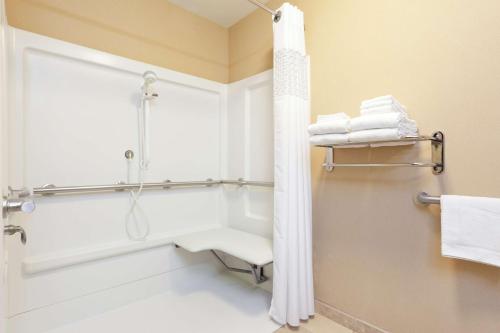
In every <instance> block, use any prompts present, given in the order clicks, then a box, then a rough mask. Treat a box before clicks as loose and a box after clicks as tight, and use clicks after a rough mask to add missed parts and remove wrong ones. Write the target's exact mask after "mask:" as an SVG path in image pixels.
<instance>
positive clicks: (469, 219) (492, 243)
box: [441, 195, 500, 267]
mask: <svg viewBox="0 0 500 333" xmlns="http://www.w3.org/2000/svg"><path fill="white" fill-rule="evenodd" d="M499 240H500V199H494V198H481V197H464V196H455V195H443V196H441V253H442V255H443V256H445V257H451V258H458V259H465V260H472V261H477V262H481V263H485V264H490V265H495V266H499V267H500V241H499Z"/></svg>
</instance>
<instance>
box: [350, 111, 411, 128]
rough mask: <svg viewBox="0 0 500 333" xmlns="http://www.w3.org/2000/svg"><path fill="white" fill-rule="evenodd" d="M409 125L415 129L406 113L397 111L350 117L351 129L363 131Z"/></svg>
mask: <svg viewBox="0 0 500 333" xmlns="http://www.w3.org/2000/svg"><path fill="white" fill-rule="evenodd" d="M403 127H409V128H410V129H414V130H416V127H417V126H416V124H415V122H414V121H412V120H410V119H408V117H407V116H406V114H403V113H399V112H391V113H381V114H370V115H363V116H361V117H356V118H352V119H351V131H353V132H354V131H363V130H367V129H376V128H403Z"/></svg>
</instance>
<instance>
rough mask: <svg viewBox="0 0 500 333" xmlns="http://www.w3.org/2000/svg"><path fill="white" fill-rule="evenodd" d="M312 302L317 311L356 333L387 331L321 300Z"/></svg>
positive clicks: (386, 332) (381, 332) (385, 332)
mask: <svg viewBox="0 0 500 333" xmlns="http://www.w3.org/2000/svg"><path fill="white" fill-rule="evenodd" d="M314 304H315V307H316V312H317V313H319V314H320V315H323V316H325V317H327V318H328V319H331V320H333V321H334V322H336V323H339V324H340V325H342V326H345V327H347V328H349V329H351V330H353V331H354V332H356V333H389V332H388V331H385V330H383V329H381V328H378V327H376V326H374V325H372V324H369V323H367V322H365V321H363V320H361V319H358V318H355V317H353V316H351V315H349V314H347V313H345V312H343V311H340V310H339V309H336V308H334V307H333V306H331V305H328V304H326V303H323V302H321V301H318V300H315V302H314Z"/></svg>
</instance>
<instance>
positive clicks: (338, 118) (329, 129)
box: [308, 113, 350, 135]
mask: <svg viewBox="0 0 500 333" xmlns="http://www.w3.org/2000/svg"><path fill="white" fill-rule="evenodd" d="M349 124H350V118H349V116H348V115H346V114H345V113H335V114H331V115H319V116H318V118H317V122H316V123H315V124H311V125H309V127H308V130H309V134H311V135H319V134H342V133H347V132H349Z"/></svg>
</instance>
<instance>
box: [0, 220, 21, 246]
mask: <svg viewBox="0 0 500 333" xmlns="http://www.w3.org/2000/svg"><path fill="white" fill-rule="evenodd" d="M3 233H4V234H5V235H8V236H12V235H15V234H17V233H20V234H21V243H23V245H24V244H26V232H25V231H24V229H23V228H22V227H20V226H17V225H12V224H9V225H6V226H5V227H4V228H3Z"/></svg>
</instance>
